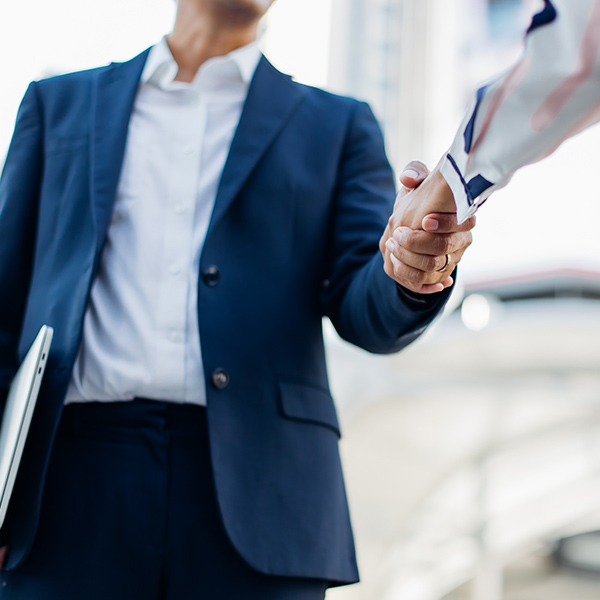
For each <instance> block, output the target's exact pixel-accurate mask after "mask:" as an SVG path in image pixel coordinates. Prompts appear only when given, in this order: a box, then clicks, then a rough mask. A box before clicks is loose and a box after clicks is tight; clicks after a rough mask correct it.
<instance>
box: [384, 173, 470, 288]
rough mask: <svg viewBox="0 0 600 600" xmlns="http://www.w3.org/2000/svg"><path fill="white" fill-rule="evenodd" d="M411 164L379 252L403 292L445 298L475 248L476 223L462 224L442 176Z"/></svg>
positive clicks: (402, 176)
mask: <svg viewBox="0 0 600 600" xmlns="http://www.w3.org/2000/svg"><path fill="white" fill-rule="evenodd" d="M439 167H440V165H438V166H437V167H436V168H435V169H434V170H433V171H432V172H431V173H429V170H428V169H427V167H426V166H425V165H424V164H423V163H420V162H411V163H409V164H408V165H406V167H405V168H404V171H403V173H402V175H401V176H400V182H401V183H402V188H401V189H400V191H399V192H398V196H397V197H396V202H395V204H394V211H393V212H392V216H391V217H390V219H389V221H388V225H387V227H386V229H385V231H384V232H383V235H382V236H381V240H380V242H379V249H380V250H381V253H382V255H383V259H384V270H385V272H386V273H387V274H388V275H389V276H390V277H391V278H392V279H393V280H394V281H396V282H397V283H399V284H400V285H401V286H403V287H405V288H407V289H409V290H412V291H413V292H418V293H421V294H432V293H435V292H441V291H442V290H444V289H445V288H447V287H449V286H451V285H452V283H453V281H454V280H453V278H452V276H451V274H452V272H453V271H454V269H455V267H456V265H457V264H458V263H459V262H460V259H461V258H462V255H463V254H464V252H465V250H466V249H467V248H468V247H469V246H470V245H471V242H472V241H473V236H472V234H471V229H473V227H475V217H471V218H469V219H467V220H466V221H465V222H464V223H462V224H461V225H458V223H457V220H456V205H455V202H454V197H453V195H452V192H451V190H450V188H449V186H448V184H447V183H446V180H445V179H444V178H443V176H442V174H441V173H440V171H439Z"/></svg>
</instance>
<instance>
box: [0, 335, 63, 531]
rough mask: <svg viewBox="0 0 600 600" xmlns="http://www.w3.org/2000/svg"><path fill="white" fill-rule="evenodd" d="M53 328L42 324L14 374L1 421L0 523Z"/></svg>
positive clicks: (30, 415)
mask: <svg viewBox="0 0 600 600" xmlns="http://www.w3.org/2000/svg"><path fill="white" fill-rule="evenodd" d="M53 334H54V330H53V329H52V327H48V326H47V325H43V326H42V328H41V329H40V332H39V333H38V335H37V337H36V338H35V341H34V342H33V344H32V345H31V348H30V349H29V352H27V355H26V356H25V358H24V360H23V362H22V363H21V366H20V367H19V370H18V371H17V374H16V375H15V377H14V379H13V381H12V383H11V385H10V390H9V392H8V397H7V399H6V407H5V408H4V414H3V415H2V425H0V527H2V524H3V523H4V517H5V516H6V510H7V509H8V501H9V500H10V496H11V494H12V490H13V486H14V484H15V478H16V477H17V471H18V469H19V463H20V462H21V455H22V454H23V448H24V446H25V440H26V438H27V432H28V431H29V425H30V424H31V418H32V416H33V409H34V408H35V403H36V400H37V396H38V392H39V391H40V384H41V382H42V376H43V375H44V369H45V368H46V362H47V360H48V351H49V350H50V344H51V342H52V335H53Z"/></svg>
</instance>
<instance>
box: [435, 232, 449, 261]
mask: <svg viewBox="0 0 600 600" xmlns="http://www.w3.org/2000/svg"><path fill="white" fill-rule="evenodd" d="M450 239H451V238H450V237H448V236H439V237H438V238H436V244H437V248H436V249H437V250H438V252H437V254H439V255H440V256H441V255H444V256H445V255H446V254H450V246H451V242H450Z"/></svg>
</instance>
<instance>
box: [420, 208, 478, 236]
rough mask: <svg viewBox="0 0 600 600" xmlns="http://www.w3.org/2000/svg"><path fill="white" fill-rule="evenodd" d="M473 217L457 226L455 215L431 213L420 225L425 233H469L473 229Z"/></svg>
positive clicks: (474, 222)
mask: <svg viewBox="0 0 600 600" xmlns="http://www.w3.org/2000/svg"><path fill="white" fill-rule="evenodd" d="M475 224H476V219H475V217H469V218H468V219H467V220H466V221H464V223H461V224H460V225H459V224H458V222H457V220H456V214H455V213H431V214H429V215H427V216H426V217H425V218H424V219H423V222H422V224H421V226H422V227H423V229H424V230H425V231H431V232H435V233H453V232H457V231H471V229H473V227H475Z"/></svg>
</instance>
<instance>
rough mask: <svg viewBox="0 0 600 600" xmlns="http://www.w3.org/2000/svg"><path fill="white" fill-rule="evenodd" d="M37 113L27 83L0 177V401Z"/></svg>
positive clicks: (23, 263) (17, 295) (20, 294)
mask: <svg viewBox="0 0 600 600" xmlns="http://www.w3.org/2000/svg"><path fill="white" fill-rule="evenodd" d="M40 114H41V111H40V107H39V101H38V97H37V90H36V86H35V84H31V85H30V86H29V88H28V90H27V93H26V94H25V97H24V98H23V101H22V103H21V107H20V109H19V112H18V115H17V122H16V126H15V131H14V135H13V139H12V142H11V145H10V148H9V151H8V155H7V157H6V162H5V164H4V169H3V171H2V178H1V179H0V293H1V294H2V300H1V301H0V401H1V402H2V404H3V403H4V401H5V400H6V393H7V391H8V386H9V384H10V380H11V379H12V377H13V375H14V373H15V371H16V369H17V341H18V338H19V333H20V330H21V323H22V319H23V314H24V310H25V302H26V298H27V290H28V288H29V280H30V276H31V266H32V260H33V248H34V239H35V229H36V223H37V213H38V196H39V182H40V176H41V171H42V168H43V165H42V150H41V137H42V133H41V132H42V123H41V116H40Z"/></svg>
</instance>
